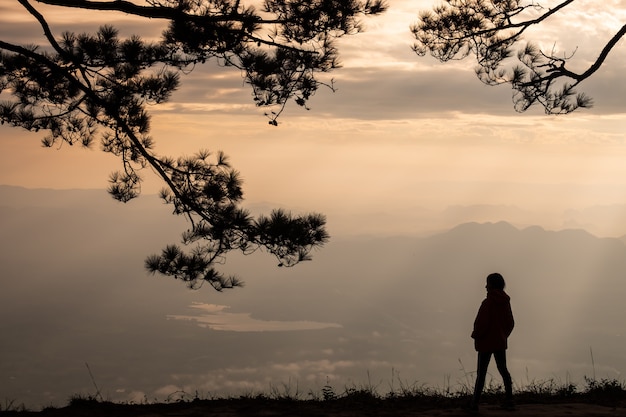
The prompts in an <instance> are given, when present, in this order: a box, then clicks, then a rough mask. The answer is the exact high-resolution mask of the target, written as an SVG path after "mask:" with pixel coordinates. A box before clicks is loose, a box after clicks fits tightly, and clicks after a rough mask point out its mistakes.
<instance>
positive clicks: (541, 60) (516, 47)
mask: <svg viewBox="0 0 626 417" xmlns="http://www.w3.org/2000/svg"><path fill="white" fill-rule="evenodd" d="M572 3H574V0H566V1H562V2H560V3H559V4H558V5H556V6H554V7H552V8H548V9H546V8H544V7H542V6H541V5H539V4H538V3H536V2H535V1H528V2H524V1H517V0H446V2H445V3H443V4H441V5H439V6H436V7H434V8H433V11H432V12H431V11H425V12H422V13H421V14H420V16H419V21H418V23H416V24H414V25H413V26H411V31H412V33H413V35H414V36H415V39H416V42H415V44H414V45H413V50H414V51H415V52H416V53H417V54H418V55H420V56H424V55H425V54H426V53H427V52H429V53H430V54H431V55H432V56H433V57H435V58H437V59H439V60H440V61H441V62H447V61H450V60H454V59H463V58H465V57H467V56H468V55H470V54H472V55H474V56H475V57H476V60H477V62H478V66H477V68H476V74H477V75H478V78H479V79H480V80H481V81H482V82H484V83H485V84H488V85H497V84H511V86H512V87H513V103H514V107H515V110H517V111H519V112H524V111H526V110H527V109H528V108H529V107H530V106H532V105H534V104H539V105H541V106H543V108H544V110H545V112H546V113H548V114H563V113H570V112H572V111H574V110H576V109H578V108H580V107H591V105H592V104H593V103H592V100H591V98H590V97H588V96H587V95H585V94H584V93H577V92H576V88H577V87H578V85H579V84H581V83H582V82H583V81H585V80H586V79H587V78H589V77H591V76H592V75H593V74H594V73H595V72H596V71H597V70H598V69H599V68H600V67H601V66H602V64H603V63H604V61H605V59H606V57H607V56H608V54H609V53H610V52H611V50H612V49H613V48H614V47H615V45H616V44H617V42H618V41H619V40H620V39H621V38H622V37H623V36H624V35H625V34H626V25H624V26H622V28H621V29H620V30H619V31H618V32H617V33H615V35H614V36H613V37H612V38H611V39H610V40H609V41H608V42H607V43H606V45H605V46H604V47H603V48H602V50H601V51H600V53H599V55H598V58H597V59H596V60H595V62H593V63H592V64H591V65H590V66H589V68H587V69H586V70H585V71H582V72H575V71H572V70H570V69H569V68H568V63H570V60H571V58H572V57H573V55H574V54H573V53H572V54H571V55H569V56H557V55H556V53H555V52H554V51H549V52H546V51H543V50H541V49H540V48H539V47H538V46H536V45H535V44H533V43H532V42H528V43H525V44H524V45H520V43H521V41H522V39H523V36H522V35H523V34H524V32H525V31H526V30H527V29H528V28H530V27H531V26H533V25H538V24H542V23H544V22H545V21H546V20H547V19H548V18H549V17H550V16H553V15H555V14H556V13H559V12H562V11H563V10H564V9H565V8H566V7H567V6H569V5H571V4H572ZM515 51H517V59H518V61H519V64H517V65H515V66H513V67H512V68H506V64H507V63H506V62H505V60H506V59H507V58H509V57H511V56H513V54H514V53H515Z"/></svg>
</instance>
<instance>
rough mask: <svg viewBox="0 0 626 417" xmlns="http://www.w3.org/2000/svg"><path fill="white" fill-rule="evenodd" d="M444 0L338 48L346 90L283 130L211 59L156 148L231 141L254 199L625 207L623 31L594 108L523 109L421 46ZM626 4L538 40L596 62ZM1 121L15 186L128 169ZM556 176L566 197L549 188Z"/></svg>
mask: <svg viewBox="0 0 626 417" xmlns="http://www.w3.org/2000/svg"><path fill="white" fill-rule="evenodd" d="M552 3H556V2H550V4H552ZM433 4H434V3H433V2H432V1H427V0H421V1H400V0H391V1H390V8H389V11H388V12H387V13H386V14H385V15H383V16H381V17H377V18H374V19H366V20H365V27H366V32H365V33H362V34H359V35H358V36H350V37H346V38H344V39H342V40H341V41H340V42H339V50H340V54H341V55H340V57H341V61H342V64H343V68H341V69H340V70H338V71H336V72H334V73H332V74H331V76H332V77H333V78H334V80H335V82H336V86H337V92H335V93H331V92H330V91H329V90H325V89H321V90H320V91H319V92H318V93H317V94H316V95H315V96H314V97H313V98H312V100H311V101H310V107H311V110H310V111H306V110H304V109H302V108H299V107H297V106H295V105H289V106H288V109H287V111H285V113H284V114H283V115H282V117H281V118H280V120H279V121H280V125H279V126H278V127H272V126H269V125H268V124H267V120H266V119H265V118H264V116H263V115H262V112H263V110H261V109H257V108H255V107H254V105H253V102H252V100H251V93H250V91H249V89H247V88H246V87H245V86H244V85H243V81H242V79H241V76H240V74H239V73H238V71H236V70H232V69H221V68H215V67H214V66H212V65H207V66H204V67H201V68H198V69H196V70H195V71H194V72H192V73H191V74H190V75H188V76H185V77H183V79H182V87H181V88H180V90H179V91H178V92H176V93H175V94H174V97H173V100H172V101H171V102H170V103H167V104H165V105H163V106H158V107H154V108H153V109H152V114H153V123H152V135H153V137H154V138H155V140H156V143H157V151H158V152H161V153H163V154H169V155H173V156H178V155H183V154H190V153H193V152H195V151H197V150H199V149H211V150H223V151H225V152H226V153H227V154H228V155H229V156H231V161H232V163H233V165H234V166H235V167H236V168H237V169H238V170H240V171H241V173H242V175H243V178H244V179H245V192H246V197H247V199H248V200H250V201H270V202H272V203H274V204H280V205H283V206H286V207H287V208H293V209H294V210H300V209H303V210H316V211H325V212H329V211H333V210H335V209H341V210H350V211H352V212H360V211H362V210H366V209H367V210H372V209H374V210H382V209H384V210H388V211H394V210H402V209H413V208H415V207H418V206H429V205H435V206H436V207H437V208H442V207H446V206H449V205H464V204H485V203H487V204H504V205H517V206H524V207H529V208H531V209H537V208H541V209H546V208H547V209H550V210H556V211H557V212H559V211H562V210H564V209H567V208H577V209H581V208H584V207H586V206H591V205H598V204H599V205H604V204H621V203H625V202H626V192H625V191H626V187H625V185H626V175H625V173H626V164H624V163H623V162H622V161H623V160H624V158H625V157H626V147H625V146H624V126H625V117H626V116H625V113H626V103H624V100H623V97H624V96H625V95H626V91H625V90H626V87H625V84H624V82H623V74H624V67H625V66H626V60H625V59H624V58H625V57H626V50H625V49H624V48H623V42H624V41H620V43H619V44H618V46H617V47H616V48H615V50H614V51H613V52H612V53H611V54H610V56H609V57H608V59H607V60H606V62H605V64H604V66H603V67H602V68H601V69H600V71H599V72H598V73H597V74H596V75H595V76H594V77H593V78H592V79H590V80H589V81H587V82H585V83H584V84H583V85H582V86H581V88H580V90H581V91H584V92H586V93H587V94H589V95H590V96H592V97H593V98H594V100H595V107H594V108H593V109H591V110H582V111H578V112H576V113H575V114H572V115H569V116H562V117H548V116H545V115H543V113H542V110H541V109H539V108H536V109H531V110H530V111H528V112H527V113H526V114H518V113H516V112H515V111H514V110H513V107H512V103H511V90H510V88H509V87H508V86H501V87H487V86H485V85H483V84H482V83H480V82H479V81H478V80H477V79H476V77H475V75H474V74H473V70H472V69H473V66H474V64H473V62H471V60H465V61H460V62H453V63H448V64H445V65H444V64H440V63H438V62H436V61H435V60H433V59H432V58H419V57H417V56H416V55H415V54H414V53H413V52H412V51H411V50H410V45H411V43H412V38H411V34H410V32H409V29H408V28H409V25H410V24H412V23H413V22H415V21H416V18H417V13H418V10H422V9H428V8H430V7H431V6H432V5H433ZM550 4H547V3H546V4H545V5H546V6H549V5H550ZM625 4H626V2H624V1H617V0H615V1H609V2H602V3H601V4H600V3H598V2H594V1H583V0H579V1H577V2H576V4H575V5H573V6H570V8H571V12H568V13H567V15H563V16H558V17H554V18H552V19H551V20H549V21H548V23H549V26H545V27H543V28H537V29H533V30H531V31H529V34H528V38H529V39H533V40H535V41H536V42H538V43H539V44H541V45H542V46H546V45H549V46H550V47H552V45H554V48H555V49H556V50H557V51H558V52H559V53H563V54H571V53H573V52H574V51H575V52H576V54H575V56H574V57H575V61H576V62H577V64H576V65H575V66H574V68H585V67H586V66H587V65H588V64H589V62H590V60H591V59H594V58H595V57H596V56H597V55H598V53H599V51H600V47H601V45H604V42H606V41H607V40H608V39H609V38H610V37H611V36H612V35H613V34H614V33H615V31H616V30H617V29H618V28H619V27H620V26H621V25H622V24H623V22H624V21H625V20H626V6H625ZM48 9H50V10H51V11H53V12H54V13H49V16H50V19H51V21H53V23H54V24H53V28H54V29H55V30H56V31H57V33H59V32H61V30H65V29H75V28H95V27H97V26H98V25H100V24H102V23H105V22H106V23H116V24H119V25H120V27H121V28H122V31H123V33H130V32H131V31H132V32H138V33H142V34H144V35H145V36H150V35H155V34H158V33H159V30H160V28H161V27H160V26H159V25H158V24H156V25H155V24H154V23H153V26H152V27H150V28H149V29H147V30H146V31H145V32H143V30H140V29H139V26H138V25H139V24H144V22H141V23H132V24H131V22H129V18H128V17H126V16H123V15H120V14H115V13H105V14H100V13H80V12H72V11H66V10H63V11H62V12H61V13H59V12H58V11H56V9H55V8H48V7H43V6H42V10H48ZM0 11H1V13H0V20H1V21H0V23H1V25H0V36H2V38H3V39H4V38H9V39H17V40H19V41H23V42H26V41H28V42H32V43H37V42H41V38H40V37H39V35H40V32H41V31H40V30H39V29H38V28H37V25H36V24H35V23H34V22H33V19H32V18H31V17H30V16H28V15H27V14H26V13H25V12H23V11H22V10H21V6H19V5H17V4H10V3H9V2H4V4H3V5H1V6H0ZM76 13H79V14H76ZM76 16H80V18H77V17H76ZM57 22H58V23H57ZM76 22H81V24H80V25H79V26H78V25H76ZM581 34H584V36H582V35H581ZM1 129H2V130H1V132H2V136H3V141H2V143H0V146H2V149H0V150H1V152H0V183H4V184H10V185H23V186H27V187H52V188H103V187H105V186H106V180H107V178H108V174H109V172H111V171H113V170H117V169H118V164H117V161H116V160H115V159H114V158H113V157H112V156H111V155H106V154H103V153H102V152H99V151H98V150H97V147H95V149H94V150H92V151H85V150H82V149H69V147H67V146H65V147H62V148H61V149H60V150H58V151H57V150H54V149H42V148H41V147H40V146H39V141H38V140H39V137H40V136H39V135H37V134H33V133H26V132H22V131H18V130H16V129H11V128H8V127H6V126H4V127H2V128H1ZM42 173H45V174H42ZM145 177H146V183H145V186H144V190H146V191H147V192H154V191H155V190H157V189H158V188H160V184H159V183H158V182H155V178H154V176H153V175H152V174H151V173H148V172H146V175H145ZM433 183H435V184H436V187H431V185H432V184H433ZM447 185H452V186H451V187H450V186H447ZM459 185H462V186H459ZM545 185H550V186H554V185H556V186H557V187H554V188H555V189H558V190H559V191H557V192H555V191H554V190H551V191H550V192H547V193H546V192H545V191H544V189H543V188H542V186H545ZM424 187H427V188H424ZM433 189H436V190H437V192H433ZM556 226H558V225H556ZM619 233H626V230H620V231H619ZM619 233H618V234H619Z"/></svg>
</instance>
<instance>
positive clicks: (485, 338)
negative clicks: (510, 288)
mask: <svg viewBox="0 0 626 417" xmlns="http://www.w3.org/2000/svg"><path fill="white" fill-rule="evenodd" d="M514 325H515V322H514V320H513V312H512V311H511V298H510V297H509V296H508V295H507V294H506V293H505V292H504V291H503V290H496V289H489V290H488V291H487V298H485V300H484V301H483V302H482V304H481V305H480V309H479V310H478V314H477V315H476V320H474V331H473V332H472V338H473V339H474V347H475V348H476V350H477V351H478V352H496V351H498V350H505V349H506V348H507V347H508V345H507V338H508V337H509V335H510V334H511V332H512V331H513V326H514Z"/></svg>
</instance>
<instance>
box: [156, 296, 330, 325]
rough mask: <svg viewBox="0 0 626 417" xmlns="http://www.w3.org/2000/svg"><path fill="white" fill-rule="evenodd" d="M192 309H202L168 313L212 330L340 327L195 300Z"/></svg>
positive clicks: (171, 317)
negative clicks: (267, 317)
mask: <svg viewBox="0 0 626 417" xmlns="http://www.w3.org/2000/svg"><path fill="white" fill-rule="evenodd" d="M190 307H191V308H192V309H196V310H200V311H198V312H196V313H195V314H191V315H176V314H172V315H168V316H167V317H168V319H172V320H189V321H193V322H195V323H197V324H198V326H200V327H206V328H209V329H211V330H221V331H234V332H284V331H296V330H320V329H329V328H340V327H341V325H339V324H336V323H320V322H315V321H279V320H260V319H255V318H253V317H252V316H251V314H250V313H230V312H228V311H227V310H228V309H229V307H228V306H223V305H217V304H205V303H198V302H194V303H192V304H191V306H190Z"/></svg>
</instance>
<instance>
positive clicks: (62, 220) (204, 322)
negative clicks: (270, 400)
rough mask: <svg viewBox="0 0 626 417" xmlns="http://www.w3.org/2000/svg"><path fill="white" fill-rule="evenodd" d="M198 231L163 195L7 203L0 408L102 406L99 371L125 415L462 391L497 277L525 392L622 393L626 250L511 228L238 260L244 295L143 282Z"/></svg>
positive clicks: (1, 190) (464, 227) (1, 213)
mask: <svg viewBox="0 0 626 417" xmlns="http://www.w3.org/2000/svg"><path fill="white" fill-rule="evenodd" d="M441 215H442V216H443V215H445V213H442V214H441ZM184 227H185V223H184V221H181V219H177V218H175V217H173V216H172V215H171V214H170V208H169V207H167V206H164V205H163V204H162V203H161V202H160V201H159V200H158V199H157V198H156V197H154V196H145V197H141V198H140V199H138V200H136V201H132V202H130V203H129V204H126V205H122V204H120V203H117V202H115V201H113V200H112V199H111V198H110V197H109V196H108V195H107V194H106V193H105V192H104V191H92V190H89V191H83V190H70V191H67V190H64V191H54V190H25V189H19V188H15V187H0V238H1V239H2V248H3V249H2V251H0V265H2V283H1V285H2V291H0V332H1V334H2V335H3V338H2V340H1V341H0V357H1V358H2V361H0V393H2V395H4V396H6V397H7V398H12V399H13V398H14V399H17V400H18V401H24V402H26V403H27V404H30V405H33V406H43V405H49V404H50V403H55V404H64V403H65V402H66V401H67V399H68V398H69V397H70V396H71V395H74V394H77V393H81V392H82V393H84V392H90V393H92V394H93V391H94V387H93V382H92V381H91V378H90V375H89V373H88V371H87V369H86V366H85V364H86V363H88V364H89V367H90V369H91V370H93V372H94V376H95V378H96V380H97V383H98V385H99V387H100V388H101V389H102V390H103V394H105V395H106V396H108V397H109V398H111V399H116V400H135V401H137V400H141V399H142V398H144V397H145V398H149V399H153V398H156V397H160V398H164V397H167V396H168V395H170V394H173V393H175V392H176V391H178V390H184V391H187V392H195V391H196V390H198V391H199V392H203V393H211V394H218V395H219V394H224V393H226V394H241V393H242V392H251V391H260V392H268V391H269V390H270V389H271V388H272V387H276V386H281V384H284V383H285V384H286V383H292V384H294V385H295V384H296V383H297V385H298V387H299V389H300V390H301V391H307V390H308V389H312V390H314V391H315V390H318V391H319V389H320V388H321V387H322V386H324V385H325V384H326V383H331V384H332V385H334V386H336V387H337V388H338V389H339V390H341V389H342V388H343V387H345V386H347V385H349V384H351V383H355V384H362V383H367V382H368V378H371V381H370V382H371V383H374V384H376V385H380V388H381V389H382V390H385V389H387V388H388V387H389V385H390V384H391V383H392V381H390V380H392V379H393V377H392V375H395V377H397V378H398V379H400V380H402V381H404V382H408V383H414V382H424V383H428V384H432V385H438V384H439V385H440V384H441V383H442V382H443V383H449V384H452V385H454V384H456V383H464V382H467V380H468V378H470V379H471V374H470V372H472V371H473V366H474V361H475V358H474V352H473V346H472V342H471V340H470V339H469V334H470V332H471V326H472V323H473V319H474V315H475V313H476V311H477V308H478V306H479V304H480V302H481V301H482V299H483V298H484V295H485V289H484V279H485V277H486V275H487V274H489V273H491V272H494V271H498V272H501V273H502V274H503V275H504V277H505V279H506V280H507V291H508V292H509V294H510V295H511V297H512V306H513V311H514V314H515V318H516V328H515V331H514V333H513V335H512V337H511V346H510V354H509V362H510V366H511V371H512V373H513V377H514V379H515V380H516V383H518V384H523V383H524V382H528V379H533V378H546V377H557V378H565V377H566V376H567V377H571V378H582V376H583V375H589V374H591V372H596V374H597V375H598V376H599V377H603V376H610V377H616V376H619V375H620V373H621V372H622V370H623V369H624V367H625V366H626V360H625V359H624V358H623V355H622V353H623V351H624V348H625V347H626V346H625V344H624V336H623V317H624V315H625V314H624V313H626V307H625V306H624V303H623V302H622V300H623V298H624V296H625V295H626V281H625V280H624V278H623V277H624V271H625V270H626V268H625V267H626V245H625V244H624V242H623V241H622V240H620V239H614V238H598V237H596V236H594V235H592V234H590V233H588V232H586V231H584V230H580V229H578V230H575V229H570V230H560V231H548V230H544V229H542V228H541V227H537V226H530V227H523V228H518V227H514V226H512V225H511V224H510V223H507V222H492V223H489V222H486V223H464V224H460V225H458V226H456V227H454V228H451V229H450V230H447V231H445V232H442V233H436V234H432V235H430V236H427V237H415V236H380V237H376V236H369V237H355V236H341V235H338V236H335V237H333V238H332V239H331V241H330V243H328V245H327V246H326V247H324V248H323V249H322V250H320V251H318V252H316V253H315V254H314V260H313V261H312V262H306V263H303V264H301V265H297V266H295V267H293V268H278V267H277V262H276V260H275V259H273V258H272V257H271V256H270V255H268V254H266V253H261V252H259V253H255V254H254V255H251V256H243V255H238V254H233V256H231V257H230V258H229V259H228V261H227V263H226V264H224V265H223V269H224V271H225V272H228V273H235V274H237V275H238V276H240V277H241V278H242V279H243V280H244V281H245V282H246V286H245V287H244V288H240V289H235V290H231V291H225V292H223V293H217V292H215V291H213V290H212V289H211V288H209V287H206V288H202V289H200V290H198V291H191V290H188V289H186V288H185V286H184V285H183V283H181V282H177V281H175V280H173V279H172V278H167V277H161V276H150V275H148V274H147V273H146V271H145V270H144V269H143V260H144V258H145V256H146V255H149V254H150V253H154V252H156V251H159V250H160V249H161V248H162V247H163V246H165V245H166V244H168V243H173V242H177V241H178V239H179V233H180V231H182V230H183V228H184ZM242 323H245V327H241V324H242ZM277 324H280V326H278V327H277ZM238 326H239V327H238ZM312 327H314V328H315V330H306V329H307V328H312ZM241 328H246V329H248V330H247V331H237V329H241ZM277 328H280V329H283V330H282V331H276V330H275V329H277ZM220 329H222V330H220ZM272 329H274V330H272ZM590 349H592V351H593V355H594V359H595V369H592V368H591V363H590V362H591V361H590V359H591V358H590ZM445 381H448V382H445ZM396 386H397V381H396Z"/></svg>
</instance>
